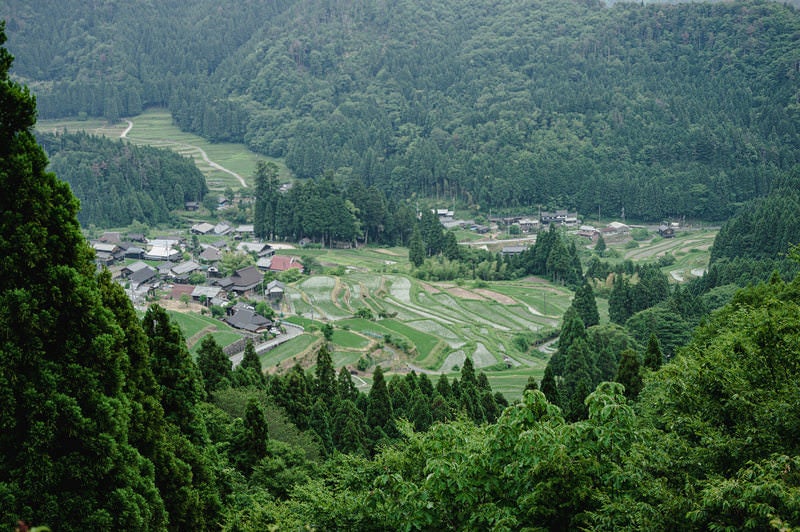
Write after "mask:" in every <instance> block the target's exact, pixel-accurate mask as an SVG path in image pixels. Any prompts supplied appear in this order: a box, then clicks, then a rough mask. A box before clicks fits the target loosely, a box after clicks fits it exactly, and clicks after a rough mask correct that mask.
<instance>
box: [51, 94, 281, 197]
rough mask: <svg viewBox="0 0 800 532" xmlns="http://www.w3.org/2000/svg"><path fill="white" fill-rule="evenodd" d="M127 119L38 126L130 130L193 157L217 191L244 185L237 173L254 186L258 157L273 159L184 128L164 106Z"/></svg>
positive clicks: (114, 132)
mask: <svg viewBox="0 0 800 532" xmlns="http://www.w3.org/2000/svg"><path fill="white" fill-rule="evenodd" d="M127 120H128V121H130V123H131V124H132V125H133V127H131V128H130V130H128V125H129V124H128V123H127V122H125V121H122V122H119V123H117V124H114V125H109V124H107V123H106V122H104V121H100V120H83V121H81V120H41V121H40V122H39V123H38V124H37V128H38V129H39V130H41V131H63V130H65V129H66V130H68V131H78V130H82V131H87V132H89V133H93V134H96V135H103V136H106V137H110V138H120V137H121V136H122V135H123V134H124V133H125V132H126V131H127V134H126V136H125V138H126V139H128V141H130V142H132V143H134V144H144V145H149V146H156V147H162V148H168V149H171V150H173V151H175V152H178V153H180V154H181V155H185V156H187V157H192V159H194V161H195V164H196V165H197V167H198V168H199V169H200V171H201V172H203V174H204V175H205V176H206V181H207V183H208V186H209V188H210V189H211V190H214V191H222V190H224V189H225V188H226V187H231V188H233V189H234V190H237V189H240V188H242V183H241V181H240V179H239V178H237V177H236V175H238V176H240V177H241V178H242V179H244V181H245V183H246V184H247V186H252V184H253V183H252V176H253V174H254V172H255V168H256V162H257V161H258V159H265V160H271V159H268V158H266V157H263V156H261V155H258V154H256V153H254V152H252V151H250V150H248V149H247V147H246V146H245V145H243V144H232V143H211V142H209V141H208V140H206V139H204V138H202V137H200V136H198V135H194V134H192V133H186V132H184V131H181V130H180V129H178V127H177V126H176V125H175V124H173V122H172V116H171V115H170V113H169V112H168V111H167V110H165V109H149V110H147V111H145V112H144V113H142V114H140V115H138V116H134V117H130V118H128V119H127ZM272 162H274V163H275V164H277V165H278V168H279V171H280V174H279V176H280V179H281V180H282V181H288V180H290V172H289V170H288V169H287V168H286V166H285V165H284V164H283V162H282V161H279V160H272ZM234 174H236V175H234Z"/></svg>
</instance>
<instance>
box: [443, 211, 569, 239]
mask: <svg viewBox="0 0 800 532" xmlns="http://www.w3.org/2000/svg"><path fill="white" fill-rule="evenodd" d="M434 212H435V213H436V215H437V216H438V217H439V221H440V222H441V223H442V225H443V226H444V228H445V229H451V228H453V227H461V228H462V229H469V230H471V231H474V232H476V233H479V234H485V233H488V232H489V231H490V230H491V228H490V226H488V225H483V224H477V223H475V222H473V221H472V220H456V219H454V215H455V213H454V212H453V211H452V210H448V209H435V210H434ZM489 222H490V223H494V224H497V225H499V226H505V227H510V226H512V225H517V226H519V229H520V232H522V233H526V234H527V233H536V232H538V231H539V229H540V228H542V227H544V226H547V225H550V224H558V225H563V226H566V227H576V226H578V225H579V224H580V219H579V218H578V213H577V212H569V211H568V210H557V211H554V212H548V211H542V212H540V213H539V216H538V217H531V216H502V217H490V218H489Z"/></svg>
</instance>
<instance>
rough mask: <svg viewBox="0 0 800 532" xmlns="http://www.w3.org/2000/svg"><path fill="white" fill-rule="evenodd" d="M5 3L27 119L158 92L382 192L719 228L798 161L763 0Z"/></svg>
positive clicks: (782, 9) (102, 108) (202, 127)
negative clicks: (27, 102)
mask: <svg viewBox="0 0 800 532" xmlns="http://www.w3.org/2000/svg"><path fill="white" fill-rule="evenodd" d="M7 4H8V9H7V10H6V12H7V13H8V15H7V16H8V18H9V33H10V35H11V36H12V37H13V42H12V44H13V48H12V50H13V51H15V52H17V54H18V55H19V56H20V57H22V58H24V59H23V60H22V61H21V62H20V64H19V65H17V69H16V71H15V72H16V73H17V75H19V76H20V77H21V78H22V79H24V80H25V81H27V82H28V83H30V84H31V86H32V87H33V88H34V90H35V91H36V93H37V95H38V98H39V104H40V112H41V113H42V116H45V117H46V116H56V115H64V114H68V115H75V114H78V113H81V112H84V113H88V114H90V115H98V114H99V115H105V116H108V117H109V118H111V119H115V118H116V117H118V116H121V115H125V114H132V113H136V112H138V111H139V110H140V109H141V108H142V106H146V105H168V106H169V108H170V109H171V111H172V112H173V114H174V117H175V119H176V121H177V123H178V124H179V125H180V126H181V127H182V128H185V129H188V130H191V131H194V132H198V133H201V134H202V135H204V136H206V137H208V138H211V139H217V140H239V141H244V142H246V143H247V144H248V146H250V147H251V148H253V149H254V150H256V151H259V152H261V153H265V154H268V155H271V156H276V157H284V158H285V160H286V163H287V165H288V166H289V168H291V170H292V171H293V172H294V173H295V174H296V175H297V176H299V177H303V178H309V177H319V176H321V175H322V174H323V173H324V172H325V171H326V170H331V171H333V172H334V175H335V176H336V177H337V179H339V180H342V181H344V180H347V179H353V178H355V179H358V180H361V181H363V182H364V184H365V185H366V186H370V185H376V186H377V187H378V188H379V189H381V190H383V191H384V192H385V193H386V194H389V195H392V196H393V197H401V198H406V197H409V196H411V195H412V194H414V193H416V194H419V195H423V196H429V197H434V198H441V199H443V200H444V199H447V200H448V201H451V200H452V199H453V198H456V199H458V200H460V201H462V202H463V204H465V205H471V206H473V207H481V208H482V209H484V210H485V209H487V208H494V209H495V212H497V209H498V208H511V207H520V206H525V207H529V208H532V207H536V206H538V205H542V206H543V207H549V208H555V207H560V208H576V209H578V211H579V212H580V213H588V212H591V213H595V212H598V209H599V210H600V212H601V213H607V214H615V215H616V214H620V213H621V211H622V209H623V208H624V209H625V213H626V215H627V216H628V217H630V218H638V219H643V220H655V221H660V220H661V219H662V218H665V217H669V216H687V217H700V218H705V219H714V220H721V219H725V218H727V217H729V216H730V215H731V214H732V213H733V212H735V210H736V209H737V208H738V207H739V206H740V205H741V204H742V203H743V202H745V201H748V200H750V199H752V198H755V197H759V196H763V195H766V194H767V193H768V192H769V191H770V190H771V189H772V188H773V187H774V184H775V183H776V182H779V181H780V180H781V179H783V177H784V176H785V173H786V172H788V171H790V170H791V169H792V168H793V167H794V166H795V165H796V164H797V163H798V162H799V161H798V151H797V149H796V146H798V145H800V131H798V127H797V124H798V118H800V117H799V116H798V112H799V110H800V105H799V98H800V84H799V83H798V81H799V80H800V66H799V65H800V46H798V42H797V41H798V38H799V37H798V36H800V15H798V12H797V11H796V10H795V9H794V8H791V7H787V6H785V5H780V4H777V3H760V2H743V3H742V2H735V3H727V2H726V3H714V4H705V3H697V4H695V3H692V4H679V5H663V4H659V5H640V4H639V3H636V4H616V5H614V6H612V7H605V6H603V5H599V4H589V3H580V2H571V1H568V2H537V1H530V0H529V1H525V2H502V3H492V4H487V3H485V2H482V1H479V0H467V1H458V2H456V1H455V0H447V1H443V2H436V3H435V4H433V5H431V4H430V3H421V2H416V1H410V2H394V1H388V0H387V1H382V2H372V1H362V0H352V1H342V2H328V1H323V0H307V1H302V2H300V1H297V2H291V1H288V0H287V1H285V2H271V1H270V2H267V1H266V0H262V1H258V0H253V1H250V2H222V3H219V2H215V3H210V2H205V1H203V0H193V1H191V2H184V3H181V2H161V3H159V4H158V6H151V5H148V4H140V3H124V2H102V3H98V4H97V5H96V6H94V8H92V9H87V8H86V7H85V4H86V3H85V2H78V1H77V0H68V1H64V2H58V3H53V5H49V4H50V3H48V2H45V1H42V0H37V1H33V2H22V1H20V0H8V1H7ZM198 36H202V37H199V38H198ZM165 51H167V53H165Z"/></svg>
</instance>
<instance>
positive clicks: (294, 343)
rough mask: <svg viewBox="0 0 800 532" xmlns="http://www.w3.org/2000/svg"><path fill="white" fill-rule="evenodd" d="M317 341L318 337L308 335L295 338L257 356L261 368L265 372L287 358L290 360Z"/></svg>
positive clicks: (304, 334)
mask: <svg viewBox="0 0 800 532" xmlns="http://www.w3.org/2000/svg"><path fill="white" fill-rule="evenodd" d="M319 340H320V337H319V336H317V335H313V334H308V333H303V334H301V335H299V336H295V337H294V338H292V339H291V340H289V341H287V342H284V343H282V344H280V345H279V346H276V347H274V348H273V349H270V350H269V351H266V352H264V353H262V354H261V355H259V358H260V360H261V366H262V367H263V368H265V369H266V370H270V369H272V368H273V367H274V366H275V365H277V364H280V363H281V362H283V361H284V360H286V359H287V358H292V357H293V356H295V355H297V354H299V353H302V352H303V351H305V350H306V349H308V348H309V347H311V346H312V345H314V343H316V342H318V341H319Z"/></svg>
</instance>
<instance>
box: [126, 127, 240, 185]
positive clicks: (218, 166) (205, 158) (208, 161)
mask: <svg viewBox="0 0 800 532" xmlns="http://www.w3.org/2000/svg"><path fill="white" fill-rule="evenodd" d="M125 122H127V124H128V127H126V128H125V131H123V132H122V133H121V134H120V136H119V138H121V139H124V138H126V137H127V136H128V133H130V131H131V129H133V122H131V121H130V120H127V119H126V120H125ZM156 140H158V142H160V143H162V144H167V145H173V146H181V147H183V148H189V149H191V150H196V151H197V152H198V153H199V154H200V156H201V157H202V158H203V161H205V162H206V164H207V165H208V166H210V167H211V168H214V169H215V170H219V171H221V172H225V173H227V174H230V175H232V176H233V177H235V178H236V179H238V180H239V183H240V184H241V185H242V188H247V183H246V182H245V180H244V178H243V177H242V176H240V175H239V174H237V173H236V172H234V171H233V170H228V169H227V168H225V167H224V166H222V165H221V164H219V163H216V162H214V161H212V160H211V159H209V158H208V154H207V153H206V151H205V150H204V149H203V148H201V147H200V146H195V145H194V144H185V143H183V142H175V141H172V140H166V139H156Z"/></svg>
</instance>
